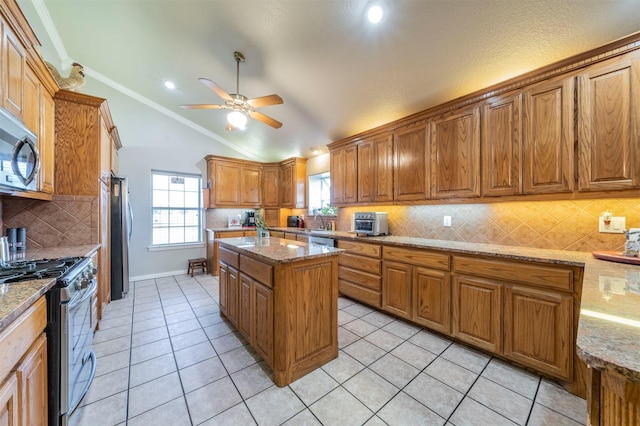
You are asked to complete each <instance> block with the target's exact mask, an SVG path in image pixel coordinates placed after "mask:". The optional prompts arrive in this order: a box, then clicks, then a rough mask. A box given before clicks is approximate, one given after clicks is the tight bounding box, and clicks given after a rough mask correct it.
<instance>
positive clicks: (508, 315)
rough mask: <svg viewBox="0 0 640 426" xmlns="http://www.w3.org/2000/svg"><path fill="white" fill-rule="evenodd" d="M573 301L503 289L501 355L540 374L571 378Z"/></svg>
mask: <svg viewBox="0 0 640 426" xmlns="http://www.w3.org/2000/svg"><path fill="white" fill-rule="evenodd" d="M572 348H573V299H572V298H571V296H566V295H561V294H558V293H552V292H547V291H541V290H532V289H527V288H522V287H511V286H507V287H506V288H505V304H504V354H505V355H506V356H508V357H509V358H510V359H512V360H514V361H516V362H518V363H521V364H523V365H527V366H529V367H533V368H535V369H536V370H538V371H541V372H543V373H548V374H551V375H553V376H555V377H559V378H562V379H567V380H571V379H572V377H573V350H572Z"/></svg>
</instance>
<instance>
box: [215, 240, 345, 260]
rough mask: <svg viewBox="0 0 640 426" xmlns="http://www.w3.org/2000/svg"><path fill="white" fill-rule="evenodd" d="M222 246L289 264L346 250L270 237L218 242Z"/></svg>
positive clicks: (333, 254) (262, 258)
mask: <svg viewBox="0 0 640 426" xmlns="http://www.w3.org/2000/svg"><path fill="white" fill-rule="evenodd" d="M217 241H218V243H220V244H221V245H225V244H227V245H230V246H233V247H234V248H236V249H237V250H238V251H239V252H241V253H242V252H245V253H246V254H251V255H253V256H255V257H256V258H259V259H261V260H263V261H265V262H268V263H287V262H295V261H299V260H305V259H312V258H316V257H322V256H335V255H337V254H340V253H342V252H343V251H344V250H343V249H339V248H334V247H326V246H320V245H316V244H307V243H304V242H300V241H292V240H286V239H284V238H277V237H270V238H258V237H236V238H222V239H219V240H217Z"/></svg>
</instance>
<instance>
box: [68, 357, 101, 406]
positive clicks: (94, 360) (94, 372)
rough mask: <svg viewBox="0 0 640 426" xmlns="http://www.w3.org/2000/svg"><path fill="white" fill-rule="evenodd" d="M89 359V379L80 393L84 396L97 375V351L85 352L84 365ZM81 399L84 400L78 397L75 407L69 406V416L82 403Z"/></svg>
mask: <svg viewBox="0 0 640 426" xmlns="http://www.w3.org/2000/svg"><path fill="white" fill-rule="evenodd" d="M89 359H91V373H89V380H87V383H86V384H85V385H84V389H82V393H80V395H82V396H83V397H84V395H86V394H87V391H88V390H89V386H91V382H92V381H93V378H94V377H95V375H96V353H95V352H94V351H91V352H89V353H88V354H85V356H84V358H83V359H82V365H84V364H86V363H87V361H88V360H89ZM80 401H82V398H80V399H78V400H77V401H76V403H75V404H74V405H73V407H69V412H68V413H67V416H70V415H71V414H73V412H74V411H75V410H76V408H78V405H80Z"/></svg>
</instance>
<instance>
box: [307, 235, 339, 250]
mask: <svg viewBox="0 0 640 426" xmlns="http://www.w3.org/2000/svg"><path fill="white" fill-rule="evenodd" d="M309 244H316V245H319V246H326V247H335V246H336V240H334V239H333V238H328V237H317V236H315V235H309Z"/></svg>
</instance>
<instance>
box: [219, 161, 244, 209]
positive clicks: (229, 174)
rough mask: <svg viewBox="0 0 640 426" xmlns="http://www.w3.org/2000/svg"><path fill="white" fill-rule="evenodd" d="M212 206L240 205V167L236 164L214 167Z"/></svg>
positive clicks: (221, 164)
mask: <svg viewBox="0 0 640 426" xmlns="http://www.w3.org/2000/svg"><path fill="white" fill-rule="evenodd" d="M214 169H215V180H214V197H215V198H214V205H215V206H234V207H236V206H239V205H240V182H241V177H240V166H239V165H238V164H230V163H221V162H219V163H217V164H215V166H214Z"/></svg>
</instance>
